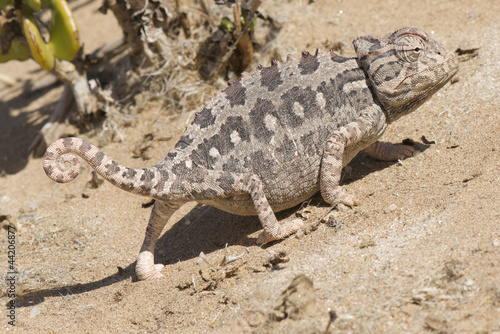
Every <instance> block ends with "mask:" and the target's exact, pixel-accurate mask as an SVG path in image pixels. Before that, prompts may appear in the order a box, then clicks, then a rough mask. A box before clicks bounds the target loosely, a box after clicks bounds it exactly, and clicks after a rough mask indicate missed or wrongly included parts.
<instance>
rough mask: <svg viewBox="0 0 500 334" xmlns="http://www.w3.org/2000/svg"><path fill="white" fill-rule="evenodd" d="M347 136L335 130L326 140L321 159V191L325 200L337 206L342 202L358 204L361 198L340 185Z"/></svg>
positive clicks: (351, 204) (350, 204)
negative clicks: (350, 193)
mask: <svg viewBox="0 0 500 334" xmlns="http://www.w3.org/2000/svg"><path fill="white" fill-rule="evenodd" d="M345 143H346V138H345V137H344V135H343V134H342V132H341V131H340V130H339V131H335V133H333V135H332V136H330V138H328V140H327V141H326V144H325V148H324V151H323V159H322V161H321V171H320V191H321V196H322V197H323V199H324V200H325V202H327V203H329V204H331V205H333V206H335V205H337V204H338V203H342V204H345V205H348V206H353V205H358V204H359V199H358V198H357V197H355V196H353V195H349V194H348V193H347V192H346V191H345V189H344V188H342V187H341V186H340V177H341V175H342V158H343V155H344V148H345V145H346V144H345Z"/></svg>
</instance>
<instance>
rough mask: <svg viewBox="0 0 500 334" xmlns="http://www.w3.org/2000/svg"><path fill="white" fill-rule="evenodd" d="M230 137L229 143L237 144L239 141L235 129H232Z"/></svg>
mask: <svg viewBox="0 0 500 334" xmlns="http://www.w3.org/2000/svg"><path fill="white" fill-rule="evenodd" d="M230 138H231V143H233V144H235V145H237V144H239V142H240V141H241V137H240V134H239V133H238V131H236V130H233V132H231V135H230Z"/></svg>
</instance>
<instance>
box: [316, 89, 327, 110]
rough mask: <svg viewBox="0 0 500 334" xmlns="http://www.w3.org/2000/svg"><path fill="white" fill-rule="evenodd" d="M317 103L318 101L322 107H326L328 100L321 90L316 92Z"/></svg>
mask: <svg viewBox="0 0 500 334" xmlns="http://www.w3.org/2000/svg"><path fill="white" fill-rule="evenodd" d="M316 103H318V105H319V107H320V108H324V107H325V106H326V100H325V97H324V96H323V93H321V92H319V93H318V94H316Z"/></svg>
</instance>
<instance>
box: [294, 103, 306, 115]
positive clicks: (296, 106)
mask: <svg viewBox="0 0 500 334" xmlns="http://www.w3.org/2000/svg"><path fill="white" fill-rule="evenodd" d="M293 112H294V113H295V114H296V115H297V116H299V117H304V107H303V106H302V105H301V104H300V103H298V102H294V103H293Z"/></svg>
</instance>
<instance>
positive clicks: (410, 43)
mask: <svg viewBox="0 0 500 334" xmlns="http://www.w3.org/2000/svg"><path fill="white" fill-rule="evenodd" d="M396 50H397V53H398V57H399V58H400V59H402V60H404V61H407V62H410V63H413V62H416V61H417V60H418V58H419V57H420V56H421V55H422V53H423V52H424V50H425V45H424V41H423V40H422V39H421V38H420V37H418V36H415V35H405V36H403V37H401V38H400V39H399V40H398V41H397V42H396Z"/></svg>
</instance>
